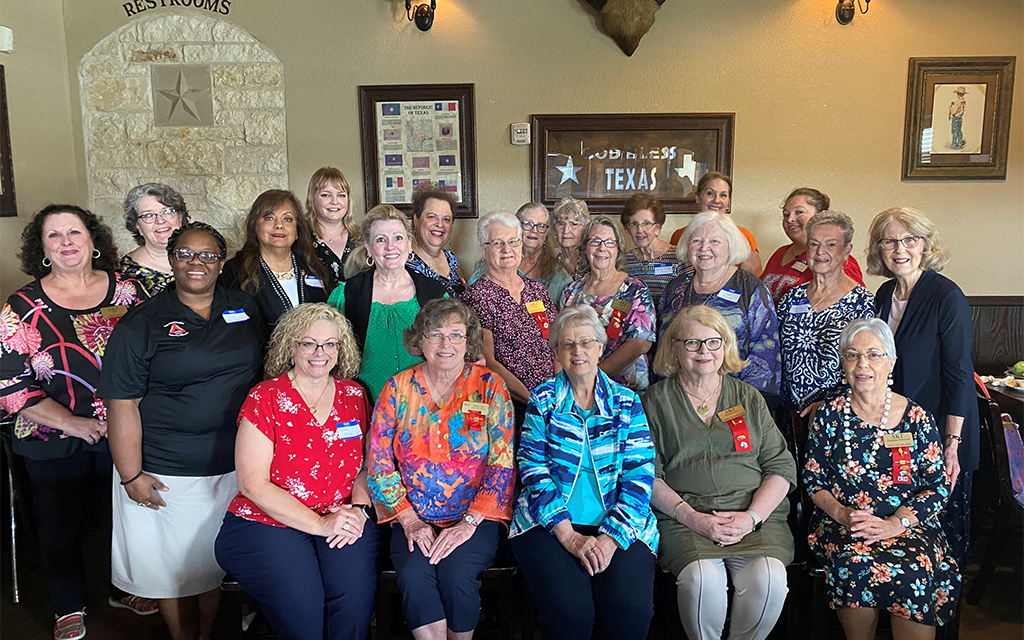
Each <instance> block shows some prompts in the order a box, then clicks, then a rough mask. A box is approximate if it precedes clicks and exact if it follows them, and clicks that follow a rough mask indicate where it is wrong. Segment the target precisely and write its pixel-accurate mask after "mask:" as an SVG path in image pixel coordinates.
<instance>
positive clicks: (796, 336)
mask: <svg viewBox="0 0 1024 640" xmlns="http://www.w3.org/2000/svg"><path fill="white" fill-rule="evenodd" d="M806 230H807V258H808V263H809V264H810V269H809V271H810V272H811V274H812V276H811V278H812V279H811V281H810V282H808V283H806V284H799V285H796V286H795V287H793V288H792V289H790V290H789V291H788V292H787V293H786V294H785V295H784V296H783V297H782V300H781V301H780V302H779V335H780V340H781V343H782V401H783V402H784V403H785V404H786V407H788V408H789V409H790V410H791V411H804V410H805V409H806V408H807V407H808V406H810V405H811V404H813V403H815V402H819V401H821V400H825V399H826V398H829V397H831V396H832V395H834V394H835V392H836V391H837V389H838V387H839V383H840V378H841V376H842V367H841V366H840V362H839V353H840V352H841V350H842V347H843V345H839V346H838V348H837V343H838V342H839V334H840V332H841V331H842V330H843V327H845V326H846V325H847V324H848V323H849V322H850V321H851V320H854V319H856V318H873V317H874V316H875V297H874V296H873V295H871V293H870V292H869V291H868V290H867V289H865V288H864V287H863V286H862V285H860V284H858V283H857V281H856V280H854V279H853V278H851V277H850V276H849V275H848V274H847V272H846V271H845V265H846V264H847V262H848V259H849V257H850V254H851V252H852V251H853V222H852V221H851V220H850V218H849V217H848V216H846V215H845V214H842V213H839V212H838V211H822V212H821V213H818V214H815V215H814V217H812V218H811V219H810V220H809V221H808V222H807V226H806Z"/></svg>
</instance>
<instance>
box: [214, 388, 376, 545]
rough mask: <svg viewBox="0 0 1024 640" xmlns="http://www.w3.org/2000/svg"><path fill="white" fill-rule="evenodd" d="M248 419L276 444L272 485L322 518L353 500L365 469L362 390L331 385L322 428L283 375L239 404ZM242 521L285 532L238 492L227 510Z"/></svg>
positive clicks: (366, 416) (365, 423)
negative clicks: (331, 401)
mask: <svg viewBox="0 0 1024 640" xmlns="http://www.w3.org/2000/svg"><path fill="white" fill-rule="evenodd" d="M243 418H244V419H246V420H248V421H249V422H251V423H252V424H253V426H255V427H256V428H257V429H259V430H260V433H262V434H263V435H265V436H267V439H268V440H270V441H271V442H272V443H273V444H274V458H273V460H272V461H271V463H270V481H271V482H273V483H274V484H276V485H277V486H279V487H281V488H282V489H284V490H285V491H287V492H288V493H290V494H292V495H293V496H295V498H296V499H298V501H299V502H301V503H302V504H304V505H306V506H307V507H309V508H310V509H312V510H313V511H315V512H317V513H318V514H320V515H325V514H327V513H328V512H329V511H330V509H331V507H334V506H336V505H340V504H347V503H349V502H351V500H352V481H353V480H355V477H356V476H357V475H359V470H360V469H362V467H363V437H364V436H365V435H366V431H367V429H368V428H369V425H370V405H369V403H368V402H367V401H366V391H364V390H363V388H362V387H361V386H359V384H357V383H355V382H352V381H351V380H335V382H334V407H333V408H332V409H331V415H330V416H329V417H328V418H327V421H326V422H324V424H323V425H321V424H320V423H319V422H318V421H317V419H316V417H315V416H314V415H313V412H312V411H310V410H309V407H308V406H307V405H306V402H305V401H304V400H303V399H302V396H300V395H299V392H298V391H296V389H295V387H294V386H293V385H292V381H291V380H290V379H289V378H288V374H287V373H283V374H281V375H279V376H277V377H276V378H271V379H270V380H266V381H264V382H261V383H260V384H258V385H256V386H255V387H254V388H253V390H252V391H250V392H249V397H248V398H246V399H245V403H244V404H242V410H241V411H240V412H239V414H238V421H239V422H241V421H242V419H243ZM228 511H230V512H231V513H233V514H235V515H236V516H238V517H240V518H245V519H246V520H252V521H254V522H262V523H263V524H269V525H273V526H275V527H283V526H284V525H283V524H281V523H280V522H278V521H277V520H274V519H273V518H271V517H270V516H268V515H267V514H266V513H265V512H264V511H263V509H260V508H259V506H257V505H256V503H254V502H253V501H252V500H250V499H248V498H246V497H245V496H243V495H242V494H241V493H239V494H238V495H237V496H235V499H234V500H232V501H231V504H230V505H228Z"/></svg>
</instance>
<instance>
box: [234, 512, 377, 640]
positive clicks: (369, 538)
mask: <svg viewBox="0 0 1024 640" xmlns="http://www.w3.org/2000/svg"><path fill="white" fill-rule="evenodd" d="M214 550H215V552H216V554H217V562H218V563H220V566H221V568H222V569H224V571H226V572H227V573H228V574H229V575H230V576H231V577H233V578H234V579H235V580H237V581H238V583H239V584H240V585H241V586H242V589H244V590H245V592H246V593H248V594H249V595H251V596H252V597H253V598H255V599H256V601H257V602H259V603H260V607H262V608H263V612H264V614H265V615H266V616H267V621H268V622H270V625H271V626H272V627H273V628H274V632H275V633H276V634H277V635H278V637H279V638H281V639H282V640H321V639H323V640H365V639H366V633H367V631H368V630H369V628H370V618H371V617H372V616H373V605H374V597H375V595H376V593H377V568H376V562H377V525H376V524H374V523H373V521H369V522H367V523H366V526H365V527H364V528H363V535H362V537H361V538H359V540H357V541H356V542H355V543H354V544H351V545H346V546H344V547H339V548H337V549H331V548H330V547H328V546H327V540H326V538H323V537H319V536H311V535H309V534H308V533H303V532H301V531H297V530H295V529H292V528H290V527H274V526H271V525H268V524H263V523H261V522H252V521H250V520H246V519H244V518H239V517H238V516H236V515H234V514H232V513H228V514H227V515H226V516H225V517H224V523H223V524H222V525H221V528H220V534H219V535H218V536H217V543H216V546H215V548H214Z"/></svg>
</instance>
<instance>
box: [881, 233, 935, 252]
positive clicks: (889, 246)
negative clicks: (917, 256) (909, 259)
mask: <svg viewBox="0 0 1024 640" xmlns="http://www.w3.org/2000/svg"><path fill="white" fill-rule="evenodd" d="M922 240H924V238H922V237H921V236H906V237H903V238H882V239H881V240H879V241H878V246H880V247H882V248H883V249H886V250H887V251H895V250H896V243H897V242H899V243H901V244H902V245H903V246H904V247H906V248H908V249H913V248H914V247H916V246H917V243H918V242H921V241H922Z"/></svg>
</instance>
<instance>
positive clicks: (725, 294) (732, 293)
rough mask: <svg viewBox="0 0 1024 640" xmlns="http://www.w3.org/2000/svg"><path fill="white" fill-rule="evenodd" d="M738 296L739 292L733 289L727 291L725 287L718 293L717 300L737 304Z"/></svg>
mask: <svg viewBox="0 0 1024 640" xmlns="http://www.w3.org/2000/svg"><path fill="white" fill-rule="evenodd" d="M740 295H741V294H740V292H739V291H736V290H735V289H727V288H725V287H723V288H722V290H721V291H719V292H718V297H719V298H721V299H722V300H728V301H729V302H738V301H739V299H740Z"/></svg>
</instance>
